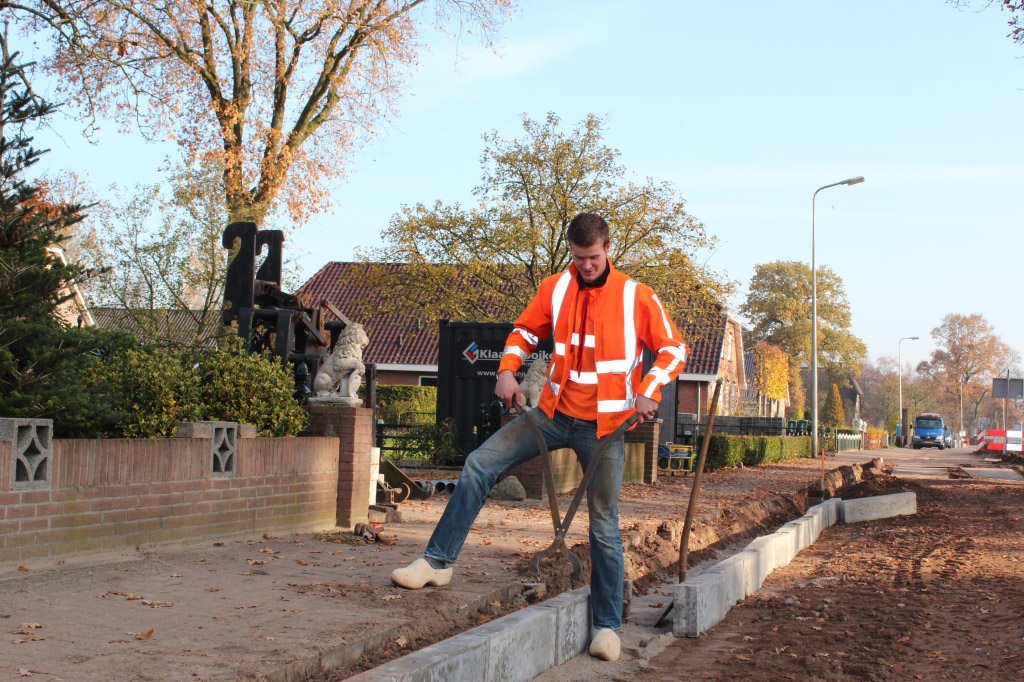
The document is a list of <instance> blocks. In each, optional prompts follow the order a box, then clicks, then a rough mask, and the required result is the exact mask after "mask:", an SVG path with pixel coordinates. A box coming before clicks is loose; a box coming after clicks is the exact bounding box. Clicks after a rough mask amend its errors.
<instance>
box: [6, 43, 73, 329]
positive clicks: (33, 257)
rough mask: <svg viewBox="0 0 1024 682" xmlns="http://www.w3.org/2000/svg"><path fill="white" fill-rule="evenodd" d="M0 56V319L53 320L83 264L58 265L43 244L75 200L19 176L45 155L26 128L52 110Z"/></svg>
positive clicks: (54, 242)
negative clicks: (53, 197) (52, 198)
mask: <svg viewBox="0 0 1024 682" xmlns="http://www.w3.org/2000/svg"><path fill="white" fill-rule="evenodd" d="M0 47H2V48H3V55H2V61H0V320H25V321H37V322H41V321H43V320H45V319H54V317H55V314H56V308H57V305H58V304H60V303H61V302H63V301H64V300H66V299H68V298H70V296H71V292H70V290H69V289H68V286H67V285H68V284H69V283H71V282H75V281H80V280H81V279H82V278H83V277H84V276H86V274H87V273H86V272H85V269H84V268H82V267H80V266H78V265H75V264H64V263H63V262H62V261H61V260H60V259H58V258H56V257H54V255H52V254H51V253H50V252H49V251H47V249H48V248H49V247H52V246H58V247H59V246H60V245H61V244H62V243H63V242H65V241H66V240H67V239H68V238H69V235H68V233H67V230H68V228H70V227H71V226H72V225H74V224H75V223H77V222H79V221H80V220H82V218H83V216H82V214H81V210H82V208H83V207H82V206H81V205H74V204H73V205H63V206H57V205H53V204H50V203H48V202H46V201H44V200H43V199H42V197H41V194H40V187H39V185H37V184H33V183H32V182H30V181H29V180H27V179H26V178H25V175H26V172H27V171H28V169H29V168H31V167H32V166H33V165H35V164H36V162H37V161H39V158H40V157H41V156H42V155H43V154H45V153H46V152H45V150H43V151H41V150H38V149H35V148H33V147H32V138H31V137H29V136H28V135H27V134H26V127H27V126H29V125H31V124H34V123H37V122H38V121H39V120H40V119H42V118H44V117H46V116H48V115H49V114H51V113H52V112H53V111H54V106H53V105H52V104H50V103H48V102H45V101H43V100H42V99H40V98H39V97H37V96H36V95H34V94H33V92H32V91H31V89H30V88H29V86H28V83H27V79H26V77H25V69H26V67H27V66H28V65H19V64H17V62H16V60H17V57H18V54H17V53H13V54H12V53H10V52H9V51H8V49H7V39H6V36H0Z"/></svg>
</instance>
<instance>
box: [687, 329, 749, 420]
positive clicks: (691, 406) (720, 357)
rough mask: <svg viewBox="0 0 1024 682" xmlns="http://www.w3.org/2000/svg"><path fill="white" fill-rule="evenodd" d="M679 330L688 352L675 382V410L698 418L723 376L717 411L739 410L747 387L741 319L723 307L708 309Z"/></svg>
mask: <svg viewBox="0 0 1024 682" xmlns="http://www.w3.org/2000/svg"><path fill="white" fill-rule="evenodd" d="M679 333H680V334H681V335H682V336H683V340H684V341H686V344H687V345H688V346H689V348H690V356H689V358H688V359H687V363H686V369H685V370H684V371H683V372H682V373H681V374H680V375H679V379H678V382H677V388H676V394H677V399H676V411H677V412H687V413H692V414H696V415H697V418H698V419H700V417H701V416H703V415H705V414H707V412H708V407H709V405H710V403H711V396H712V392H713V391H714V388H715V382H716V381H717V380H718V379H722V394H721V396H720V397H719V399H718V402H719V405H718V414H721V415H735V414H739V413H740V410H741V409H742V404H743V396H744V394H745V392H746V390H747V379H746V375H745V372H744V366H743V327H742V325H741V323H740V321H739V320H738V319H737V318H736V317H734V316H732V315H730V314H729V313H726V312H724V311H722V310H718V311H708V312H707V313H706V314H705V315H703V316H702V319H700V320H698V321H696V322H692V323H690V324H686V325H682V326H681V327H680V329H679Z"/></svg>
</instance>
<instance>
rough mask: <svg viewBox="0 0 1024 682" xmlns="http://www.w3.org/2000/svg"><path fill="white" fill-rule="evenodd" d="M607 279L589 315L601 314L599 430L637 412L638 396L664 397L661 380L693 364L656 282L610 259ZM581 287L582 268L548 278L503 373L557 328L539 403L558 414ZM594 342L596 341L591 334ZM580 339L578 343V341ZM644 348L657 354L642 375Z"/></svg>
mask: <svg viewBox="0 0 1024 682" xmlns="http://www.w3.org/2000/svg"><path fill="white" fill-rule="evenodd" d="M608 268H609V272H608V279H607V280H606V281H605V283H604V285H603V286H601V287H600V288H599V289H598V295H597V297H596V300H595V302H594V304H592V305H593V307H592V308H591V312H590V314H591V315H592V316H593V319H594V331H595V335H594V336H595V338H594V359H595V365H596V367H595V369H596V373H597V404H596V405H595V406H594V412H595V415H596V419H597V436H598V437H599V438H600V437H601V436H604V435H606V434H608V433H611V432H612V431H614V430H615V429H616V427H618V426H619V425H620V424H621V423H622V422H624V421H625V420H626V419H627V418H628V417H629V415H630V414H632V413H633V411H634V409H635V408H634V406H635V404H636V396H638V395H642V396H645V397H647V398H650V399H652V400H655V401H660V400H661V388H662V386H666V385H670V384H671V383H672V382H673V381H674V380H675V378H676V377H677V376H678V375H679V372H681V371H682V369H683V366H684V365H685V364H686V350H687V349H686V344H685V343H683V341H682V339H681V338H680V336H679V331H678V330H677V329H676V327H675V325H674V324H673V323H672V320H671V319H670V318H669V316H668V313H667V312H666V311H665V308H664V306H662V304H661V301H659V300H658V297H657V296H656V295H655V294H654V292H653V291H652V290H651V288H650V287H648V286H646V285H644V284H640V283H639V282H637V281H635V280H633V279H631V278H629V277H628V276H626V275H625V274H624V273H622V272H620V271H618V270H616V269H615V268H614V267H613V266H612V264H611V262H609V263H608ZM579 293H580V289H579V285H578V284H577V273H576V267H575V266H573V265H570V266H569V269H568V270H566V271H565V272H562V273H560V274H557V275H551V276H550V277H547V278H545V279H544V281H543V282H541V284H540V287H539V289H538V290H537V295H536V296H534V298H533V300H532V301H530V303H529V305H527V306H526V309H525V310H524V311H523V312H522V314H521V315H520V316H519V317H518V318H517V319H516V322H515V326H514V328H513V330H512V332H511V333H510V334H509V336H508V339H507V340H506V342H505V351H504V353H503V355H502V358H501V363H500V364H499V365H498V371H499V372H501V371H504V370H511V371H513V372H514V371H516V370H518V369H519V367H520V366H521V365H522V363H523V360H524V359H525V358H527V357H529V355H530V353H532V352H533V350H534V348H535V347H536V346H537V343H538V341H539V340H540V339H543V338H546V337H547V336H548V334H552V330H553V332H554V333H553V339H554V351H553V353H552V355H551V363H550V364H549V365H548V370H547V382H546V384H545V386H544V389H543V391H542V392H541V396H540V408H541V409H542V410H544V413H545V414H547V415H548V417H553V416H554V413H555V410H556V409H557V408H558V400H559V396H558V394H559V390H560V389H561V387H562V386H563V385H564V384H565V382H566V381H567V380H568V379H569V372H570V367H569V362H568V361H567V355H568V349H569V346H570V343H571V341H572V335H573V334H574V333H576V332H577V331H578V325H579V321H578V320H576V319H571V318H575V315H576V313H575V311H576V308H577V306H575V305H574V301H575V299H576V296H577V295H579ZM588 341H589V339H588ZM579 343H580V342H579V341H577V342H576V345H579ZM642 346H647V347H648V348H650V349H651V350H652V351H653V352H655V353H657V357H656V358H655V360H654V364H653V365H652V366H651V369H650V370H649V371H648V372H647V374H646V375H645V376H643V378H642V379H641V376H640V374H641V372H640V363H641V353H642Z"/></svg>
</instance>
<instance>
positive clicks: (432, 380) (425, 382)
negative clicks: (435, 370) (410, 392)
mask: <svg viewBox="0 0 1024 682" xmlns="http://www.w3.org/2000/svg"><path fill="white" fill-rule="evenodd" d="M420 386H437V377H436V376H433V377H420Z"/></svg>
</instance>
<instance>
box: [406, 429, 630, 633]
mask: <svg viewBox="0 0 1024 682" xmlns="http://www.w3.org/2000/svg"><path fill="white" fill-rule="evenodd" d="M533 412H534V414H532V415H529V416H528V415H525V414H524V415H520V416H519V417H517V418H516V419H514V420H513V421H510V422H509V423H508V424H506V425H505V426H503V427H501V428H500V429H499V430H498V431H497V432H495V433H494V435H492V436H491V437H490V438H488V439H487V440H486V441H485V442H484V443H483V445H481V446H480V447H479V448H477V449H476V450H474V451H473V452H471V453H470V455H469V457H468V458H467V459H466V464H465V466H464V467H463V469H462V475H461V476H460V477H459V483H458V485H456V486H455V492H454V493H452V498H451V499H450V500H449V501H448V506H446V507H445V510H444V514H442V515H441V520H440V521H438V522H437V527H436V528H434V533H433V535H431V536H430V542H428V543H427V548H426V550H425V551H424V555H425V556H427V557H429V558H430V559H433V560H435V561H442V562H446V563H454V561H455V560H456V559H457V558H458V556H459V552H460V551H461V550H462V543H463V542H465V540H466V535H467V534H468V533H469V527H470V526H471V525H472V524H473V521H474V520H476V516H477V514H479V513H480V508H481V507H482V506H483V504H484V501H485V500H486V499H487V495H488V494H490V492H491V488H493V487H494V484H495V482H496V481H497V480H498V476H500V475H501V474H502V473H503V472H505V471H506V470H507V469H509V468H511V467H513V466H515V465H517V464H519V463H521V462H525V461H526V460H528V459H531V458H533V457H536V456H537V454H538V449H537V439H536V437H535V436H534V435H533V431H532V430H531V429H530V427H529V425H527V424H526V423H524V420H525V419H528V418H531V417H533V418H536V422H537V424H538V426H539V427H540V432H541V433H542V434H543V435H544V441H545V443H546V444H547V446H548V449H549V450H554V449H556V448H572V449H573V450H574V451H575V452H576V458H577V459H578V460H579V463H580V466H581V467H583V468H584V469H586V467H587V462H589V461H590V458H591V456H592V455H593V454H594V450H595V449H596V445H597V422H594V421H585V420H582V419H575V418H573V417H569V416H567V415H565V414H562V413H561V412H555V417H554V419H548V417H547V415H545V414H544V413H543V412H542V411H541V410H539V409H534V410H533ZM623 442H624V439H623V437H622V436H621V435H620V436H619V437H618V438H617V439H616V440H615V441H614V442H612V443H611V444H610V445H609V446H606V449H605V451H604V455H603V456H602V458H601V461H600V463H599V464H598V466H597V471H596V472H595V473H594V479H593V480H592V481H591V482H590V488H589V489H588V490H587V507H588V509H589V510H590V567H591V572H590V604H591V609H592V615H593V624H594V628H595V629H600V628H611V629H613V630H619V629H621V628H622V578H623V561H622V536H621V535H620V534H619V488H620V487H621V485H622V462H623V458H624V456H625V449H624V446H623ZM563 513H564V511H563Z"/></svg>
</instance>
